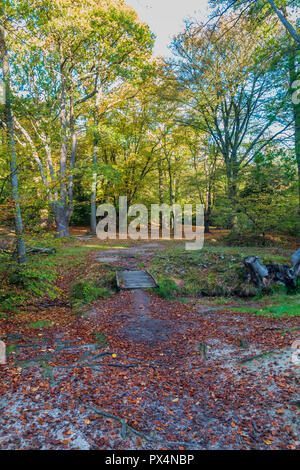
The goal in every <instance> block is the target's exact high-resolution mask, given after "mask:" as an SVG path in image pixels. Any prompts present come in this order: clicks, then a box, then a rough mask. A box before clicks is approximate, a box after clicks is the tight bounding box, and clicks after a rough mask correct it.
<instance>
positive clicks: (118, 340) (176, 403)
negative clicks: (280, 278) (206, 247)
mask: <svg viewBox="0 0 300 470" xmlns="http://www.w3.org/2000/svg"><path fill="white" fill-rule="evenodd" d="M157 248H158V247H154V246H151V247H150V246H148V247H144V246H142V247H140V248H139V247H136V248H134V250H132V249H131V250H130V249H129V250H126V249H123V250H110V252H109V253H108V252H106V253H105V254H104V253H100V254H98V255H97V258H98V259H99V258H101V257H103V256H104V255H106V256H107V257H111V258H113V261H112V262H113V263H115V264H117V265H118V266H122V267H124V268H126V269H135V268H136V267H137V265H138V263H139V261H140V258H139V256H136V255H139V254H142V256H143V257H147V256H151V253H153V251H154V250H155V249H157ZM100 262H101V261H100ZM296 323H297V322H296V320H295V319H291V320H277V321H276V322H274V321H273V320H270V319H266V318H260V317H250V316H248V315H243V314H234V313H230V312H228V311H226V309H224V310H223V311H219V310H218V311H216V312H208V313H207V312H199V309H198V308H196V307H195V306H193V305H183V304H180V303H176V302H170V301H166V300H163V299H160V298H158V297H157V296H156V295H155V294H154V293H153V294H149V293H145V292H143V291H128V292H126V291H124V292H120V293H119V294H118V295H116V296H113V297H111V298H109V299H108V300H104V301H99V302H97V303H95V304H94V305H93V306H92V308H91V309H90V310H87V312H86V315H85V316H83V317H81V318H79V319H77V320H76V321H75V322H73V323H72V324H71V325H69V326H68V328H63V327H61V328H53V329H50V330H49V332H48V334H47V335H46V334H43V335H41V338H40V339H41V341H40V342H39V341H38V340H36V341H35V342H34V344H33V343H32V341H29V340H26V339H24V338H23V339H22V340H20V341H19V344H20V345H22V346H20V347H19V348H18V349H17V350H16V352H15V355H14V358H15V359H14V360H15V364H14V365H11V364H9V365H8V366H5V369H6V375H5V379H4V380H3V381H2V384H1V386H2V387H3V389H4V391H5V392H6V394H5V395H3V397H2V398H1V400H0V409H1V414H0V416H1V418H0V419H1V427H0V448H3V449H18V448H24V449H30V448H40V449H75V448H77V449H184V448H186V449H278V448H283V449H288V448H292V449H293V448H296V447H297V446H298V444H299V440H300V438H299V435H298V436H297V418H299V408H298V406H297V404H296V401H297V400H298V399H299V395H297V393H298V392H299V390H298V388H297V384H298V383H299V369H298V368H297V366H296V365H295V364H294V363H293V361H292V351H291V349H290V346H291V344H292V341H293V340H294V339H295V338H296V333H294V332H293V330H292V328H293V327H295V325H296ZM274 328H277V329H274ZM283 329H285V330H289V331H286V332H285V333H283ZM17 342H18V340H17ZM269 351H275V352H273V353H272V354H270V355H266V356H262V357H259V358H257V359H256V360H251V361H249V362H244V363H243V362H242V361H243V360H245V359H247V358H251V357H252V356H255V355H258V354H260V353H262V352H269ZM90 407H93V408H90ZM95 409H97V410H98V411H99V413H100V414H98V413H97V412H96V411H95ZM101 413H102V414H101ZM104 413H111V414H113V416H114V417H110V415H109V414H108V415H106V417H105V416H103V414H104ZM120 419H124V420H125V421H126V423H127V425H126V424H124V423H123V426H121V422H120Z"/></svg>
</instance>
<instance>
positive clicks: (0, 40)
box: [0, 24, 26, 264]
mask: <svg viewBox="0 0 300 470" xmlns="http://www.w3.org/2000/svg"><path fill="white" fill-rule="evenodd" d="M5 36H6V32H5V29H4V28H3V26H2V25H1V24H0V44H1V46H0V47H1V56H2V68H3V78H4V86H5V95H6V96H5V120H6V126H7V134H8V146H9V152H10V170H11V187H12V196H13V203H14V221H15V232H16V239H17V255H18V261H19V263H20V264H23V263H26V248H25V242H24V238H23V221H22V214H21V207H20V199H19V186H18V166H17V154H16V145H15V135H14V126H13V117H12V111H11V93H10V69H9V59H8V51H7V47H6V42H5Z"/></svg>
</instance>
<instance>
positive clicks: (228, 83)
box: [173, 18, 292, 227]
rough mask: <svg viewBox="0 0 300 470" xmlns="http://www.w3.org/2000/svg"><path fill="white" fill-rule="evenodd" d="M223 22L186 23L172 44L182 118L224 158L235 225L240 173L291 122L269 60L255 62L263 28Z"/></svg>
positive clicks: (260, 44)
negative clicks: (203, 134)
mask: <svg viewBox="0 0 300 470" xmlns="http://www.w3.org/2000/svg"><path fill="white" fill-rule="evenodd" d="M227 26H228V23H227V20H226V19H225V18H223V19H222V20H221V21H220V23H219V25H218V27H217V28H216V27H205V28H204V27H203V25H198V24H195V23H190V24H187V26H186V30H185V31H184V32H183V33H182V34H180V35H178V36H177V37H176V38H175V40H174V43H173V48H174V51H175V53H176V54H177V56H178V60H177V62H176V63H175V67H176V69H177V71H178V77H179V80H180V82H181V84H182V87H183V89H184V90H185V93H183V94H182V97H184V98H182V99H183V103H184V113H183V114H182V122H183V123H184V124H185V125H187V126H191V127H193V128H195V129H198V130H201V131H202V132H206V133H208V134H209V135H210V136H211V138H212V139H213V141H214V143H215V145H216V146H217V148H218V151H219V152H220V154H221V155H222V156H223V159H224V163H225V167H226V175H227V195H228V198H229V200H230V202H231V206H232V217H231V226H232V227H234V225H235V221H236V214H237V210H238V207H237V190H238V180H239V173H240V171H241V170H242V169H243V168H245V167H246V166H248V165H249V164H250V163H251V162H252V161H253V160H254V158H255V155H256V154H257V153H259V152H261V151H262V150H263V148H264V147H266V146H267V145H268V144H269V142H271V141H275V140H276V139H278V138H280V137H282V136H283V135H284V133H285V132H286V131H287V130H288V129H289V128H290V127H291V124H292V120H291V119H289V117H288V116H286V115H285V103H286V96H287V92H286V90H285V89H284V88H283V86H282V84H277V88H275V85H274V81H273V80H272V77H271V73H270V67H271V64H270V60H269V61H268V60H267V59H266V58H265V62H264V64H263V65H262V64H261V63H260V62H259V61H258V60H257V53H258V46H257V44H259V50H261V49H263V47H264V43H265V40H264V31H260V30H255V29H254V30H253V28H252V27H251V24H249V23H248V22H247V21H244V22H243V25H242V27H240V28H239V29H238V31H236V30H234V31H233V30H228V28H227ZM220 35H222V41H220V40H219V38H220ZM275 124H276V125H275Z"/></svg>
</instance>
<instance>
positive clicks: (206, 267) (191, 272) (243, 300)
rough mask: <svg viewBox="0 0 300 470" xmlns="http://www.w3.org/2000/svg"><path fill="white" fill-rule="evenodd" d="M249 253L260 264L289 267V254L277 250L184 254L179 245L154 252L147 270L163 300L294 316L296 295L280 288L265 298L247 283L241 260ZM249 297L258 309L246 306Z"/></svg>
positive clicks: (219, 248) (212, 248)
mask: <svg viewBox="0 0 300 470" xmlns="http://www.w3.org/2000/svg"><path fill="white" fill-rule="evenodd" d="M253 253H255V254H256V255H257V256H259V257H260V259H261V261H262V263H263V264H269V263H272V262H273V263H280V264H283V263H285V264H291V254H292V253H291V252H290V251H289V250H285V249H280V248H279V249H278V248H266V247H264V248H261V247H259V248H256V247H255V248H253V247H252V248H251V247H242V248H240V247H227V246H225V247H224V246H209V247H205V248H204V249H203V250H201V251H195V252H188V251H185V250H184V249H183V248H182V247H181V246H175V247H174V246H173V247H171V248H169V249H167V250H166V251H164V252H160V253H157V254H156V255H155V256H154V257H153V259H152V262H151V266H150V267H149V270H150V272H151V273H152V274H153V275H154V276H155V277H156V278H157V280H158V282H159V284H160V288H159V289H158V294H159V295H160V296H161V297H164V298H166V299H170V300H173V299H178V300H180V299H181V298H182V297H183V298H184V297H189V298H191V297H194V298H201V299H203V298H207V299H209V302H211V303H212V304H215V305H226V304H230V303H239V304H240V305H241V306H240V307H235V308H233V307H230V308H231V310H235V311H240V312H248V313H253V314H259V315H263V316H275V317H283V316H298V315H299V310H300V306H299V305H300V297H299V295H298V294H297V295H287V293H286V291H285V288H284V287H282V286H277V287H275V288H274V289H272V291H270V293H268V295H265V293H263V292H260V291H257V289H256V288H255V286H254V285H252V284H251V283H248V282H247V279H246V275H245V269H244V266H243V259H244V258H245V257H246V256H249V255H251V254H253ZM299 287H300V286H299ZM298 292H300V289H299V288H298ZM249 298H251V302H252V303H253V302H257V303H258V305H259V307H258V308H254V307H253V308H251V307H247V302H249ZM245 304H246V305H245Z"/></svg>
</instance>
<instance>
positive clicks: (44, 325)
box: [28, 320, 54, 330]
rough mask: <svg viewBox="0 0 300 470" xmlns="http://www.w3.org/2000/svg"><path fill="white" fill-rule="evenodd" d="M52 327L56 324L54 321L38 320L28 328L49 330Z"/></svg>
mask: <svg viewBox="0 0 300 470" xmlns="http://www.w3.org/2000/svg"><path fill="white" fill-rule="evenodd" d="M52 325H54V322H52V321H44V320H38V321H36V322H32V323H29V325H28V326H30V327H31V328H34V329H36V330H42V329H43V328H48V327H49V326H52Z"/></svg>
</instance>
